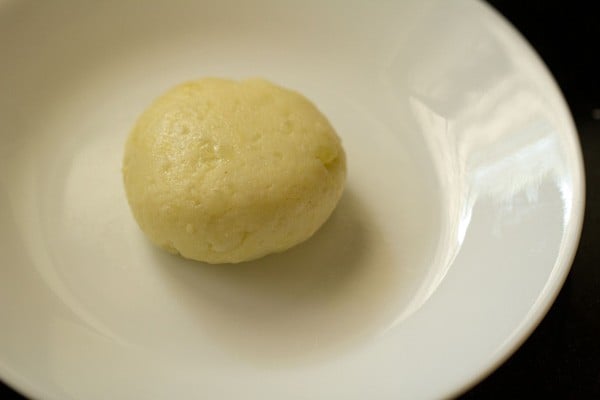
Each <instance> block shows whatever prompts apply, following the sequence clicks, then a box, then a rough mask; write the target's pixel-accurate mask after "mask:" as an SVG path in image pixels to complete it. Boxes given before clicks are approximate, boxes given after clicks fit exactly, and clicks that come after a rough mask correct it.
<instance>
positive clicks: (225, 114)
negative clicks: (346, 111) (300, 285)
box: [123, 79, 346, 263]
mask: <svg viewBox="0 0 600 400" xmlns="http://www.w3.org/2000/svg"><path fill="white" fill-rule="evenodd" d="M123 177H124V182H125V190H126V193H127V198H128V201H129V205H130V207H131V210H132V212H133V215H134V217H135V219H136V220H137V222H138V224H139V225H140V227H141V229H142V230H143V231H144V233H145V234H146V235H147V236H148V237H149V238H150V240H151V241H152V242H154V243H155V244H156V245H158V246H160V247H162V248H164V249H165V250H167V251H169V252H172V253H176V254H181V255H182V256H183V257H185V258H190V259H194V260H199V261H204V262H209V263H237V262H242V261H247V260H251V259H255V258H258V257H261V256H264V255H266V254H269V253H274V252H281V251H284V250H286V249H288V248H290V247H292V246H294V245H296V244H298V243H300V242H302V241H304V240H306V239H308V238H309V237H310V236H311V235H312V234H313V233H314V232H315V231H316V230H317V229H318V228H319V227H320V226H321V225H322V224H323V223H324V222H325V221H326V220H327V218H328V217H329V215H330V214H331V213H332V211H333V209H334V208H335V206H336V204H337V202H338V200H339V199H340V196H341V194H342V191H343V187H344V182H345V178H346V160H345V155H344V151H343V149H342V147H341V143H340V139H339V137H338V136H337V134H336V133H335V131H334V130H333V128H332V127H331V125H330V124H329V122H328V121H327V119H326V118H325V117H324V116H323V115H322V114H321V113H320V112H319V110H318V109H317V108H316V107H315V106H314V105H313V104H312V103H311V102H310V101H308V100H307V99H306V98H304V97H303V96H302V95H300V94H298V93H296V92H293V91H291V90H287V89H284V88H281V87H279V86H276V85H273V84H271V83H269V82H267V81H264V80H260V79H251V80H245V81H241V82H236V81H230V80H224V79H202V80H198V81H193V82H188V83H184V84H182V85H179V86H177V87H175V88H173V89H171V90H170V91H168V92H167V93H165V94H164V95H162V96H161V97H159V98H158V99H157V100H155V101H154V103H153V104H152V105H151V106H150V107H149V108H148V109H147V110H146V111H145V112H144V113H143V114H142V115H141V116H140V118H139V119H138V121H137V123H136V125H135V127H134V128H133V130H132V132H131V134H130V136H129V138H128V140H127V143H126V146H125V157H124V161H123Z"/></svg>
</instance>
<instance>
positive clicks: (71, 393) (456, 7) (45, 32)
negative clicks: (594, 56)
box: [0, 0, 584, 400]
mask: <svg viewBox="0 0 600 400" xmlns="http://www.w3.org/2000/svg"><path fill="white" fill-rule="evenodd" d="M0 57H1V58H2V62H0V221H1V222H0V254H1V257H2V262H1V265H0V324H1V329H0V376H1V377H2V379H3V380H5V381H6V382H8V383H9V384H11V385H13V386H14V387H16V388H17V389H19V390H21V391H22V392H24V393H26V394H28V395H31V396H33V397H38V398H45V399H62V400H64V399H106V398H110V399H133V398H137V399H142V398H143V399H167V398H168V399H176V398H181V399H183V398H210V399H217V398H245V399H284V398H285V399H314V398H323V399H365V398H368V397H370V396H372V397H374V398H377V399H398V398H410V399H417V398H438V397H443V396H451V395H453V394H457V393H459V392H460V391H461V390H464V389H465V388H466V387H468V385H471V384H473V383H475V382H476V381H477V380H478V379H480V378H481V377H483V376H484V375H485V374H487V373H489V372H490V371H491V370H492V369H493V368H494V367H496V366H497V365H498V364H499V363H500V362H502V361H503V360H504V359H505V358H506V357H507V356H508V355H509V354H510V353H511V352H512V351H514V350H515V349H516V348H517V346H519V344H520V343H521V342H522V341H523V340H524V339H525V338H526V336H527V335H528V334H529V333H530V332H531V330H532V329H533V328H534V327H535V326H536V324H537V323H538V322H539V321H540V319H541V318H542V316H543V315H544V313H545V312H546V310H547V309H548V307H549V306H550V305H551V303H552V301H553V299H554V297H555V296H556V294H557V292H558V290H559V288H560V287H561V284H562V283H563V280H564V279H565V276H566V275H567V272H568V270H569V266H570V263H571V260H572V257H573V254H574V251H575V248H576V245H577V241H578V237H579V232H580V228H581V222H582V214H583V191H584V188H583V172H582V163H581V155H580V152H579V148H578V143H577V138H576V133H575V130H574V128H573V124H572V121H571V118H570V116H569V113H568V111H567V108H566V107H565V103H564V101H563V99H562V97H561V95H560V93H559V91H558V90H557V87H556V85H555V83H554V82H553V80H552V78H551V77H550V76H549V74H548V72H547V70H546V69H545V68H544V66H543V65H542V63H541V62H540V60H539V59H538V58H537V57H536V55H535V54H534V53H533V52H532V50H531V49H530V48H529V47H528V46H527V45H526V43H525V42H524V41H523V39H522V38H521V37H519V35H518V34H516V32H515V31H514V30H513V29H512V28H511V27H510V26H509V25H508V24H507V23H506V22H505V21H503V20H502V19H501V18H500V17H499V16H498V15H497V14H496V13H494V12H493V11H491V10H490V9H489V8H488V7H487V6H485V5H483V4H480V3H477V2H473V1H442V0H439V1H432V0H428V1H420V0H419V1H393V2H387V1H386V2H383V1H382V2H375V3H372V2H361V1H350V2H348V1H327V2H322V1H304V2H295V1H290V2H281V1H275V0H273V1H269V0H265V1H262V0H261V1H255V2H243V1H221V2H201V1H168V2H167V1H158V0H156V1H146V2H135V1H107V2H93V3H91V2H80V1H51V2H34V1H25V0H23V1H6V0H4V1H1V2H0ZM203 76H221V77H232V78H243V77H249V76H262V77H265V78H267V79H270V80H272V81H274V82H276V83H279V84H282V85H284V86H288V87H290V88H294V89H297V90H299V91H301V92H302V93H304V94H305V95H306V96H308V97H309V98H311V99H312V100H314V102H315V103H316V104H317V105H318V106H319V107H320V108H321V109H322V111H323V112H324V113H325V114H326V115H327V116H329V118H330V119H331V121H332V123H333V125H334V126H335V127H336V129H337V130H338V132H339V134H340V135H341V136H342V138H343V141H344V145H345V148H346V150H347V153H348V160H349V180H348V185H347V190H346V193H345V196H344V197H343V199H342V201H341V203H340V205H339V208H338V209H337V211H336V213H335V214H334V215H333V217H332V218H331V220H330V221H329V222H328V223H327V224H326V225H325V227H324V228H323V229H322V230H321V231H320V232H319V233H318V234H317V235H315V237H314V238H312V239H311V240H310V241H308V242H307V243H305V244H303V245H301V246H299V247H297V248H295V249H293V250H291V251H288V252H286V253H284V254H280V255H275V256H270V257H267V258H265V259H262V260H259V261H256V262H253V263H250V264H243V265H236V266H208V265H202V264H198V263H193V262H187V261H184V260H181V259H179V258H176V257H172V256H169V255H167V254H164V253H163V252H161V251H159V250H155V249H154V248H153V247H151V246H150V245H149V244H148V242H147V241H146V240H145V239H144V237H143V236H142V234H141V233H140V231H139V230H138V228H137V226H136V225H135V222H134V221H133V219H132V216H131V214H130V212H129V209H128V206H127V204H126V201H125V198H124V193H123V188H122V183H121V175H120V161H121V155H122V147H123V142H124V139H125V137H126V135H127V134H128V131H129V129H130V127H131V126H132V124H133V122H134V120H135V118H136V117H137V115H138V114H139V113H140V112H141V111H142V110H143V109H144V108H145V107H146V106H147V105H148V104H149V102H150V101H151V100H152V99H153V98H154V97H156V96H157V95H159V94H160V93H162V92H163V91H165V90H166V89H167V88H169V87H171V86H172V85H174V84H177V83H179V82H181V81H185V80H189V79H193V78H198V77H203Z"/></svg>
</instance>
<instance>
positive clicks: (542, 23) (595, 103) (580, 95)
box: [0, 0, 600, 400]
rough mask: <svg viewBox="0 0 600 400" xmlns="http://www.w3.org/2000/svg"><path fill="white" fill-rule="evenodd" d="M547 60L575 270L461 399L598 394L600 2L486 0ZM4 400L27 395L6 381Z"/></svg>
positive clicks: (594, 396) (0, 393) (598, 396)
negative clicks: (574, 198) (566, 151)
mask: <svg viewBox="0 0 600 400" xmlns="http://www.w3.org/2000/svg"><path fill="white" fill-rule="evenodd" d="M488 2H489V3H490V4H492V5H493V6H494V7H495V8H496V9H498V10H499V11H500V12H501V13H502V14H503V15H504V16H505V17H506V18H507V19H508V20H509V21H511V22H512V23H513V25H515V27H516V28H517V29H518V30H519V31H521V33H522V34H523V35H524V36H525V37H526V38H527V39H528V40H529V42H530V43H531V44H532V45H533V47H534V48H535V49H536V50H537V52H538V53H539V54H540V55H541V57H542V58H543V59H544V61H545V62H546V64H547V65H548V67H549V68H550V70H551V72H552V73H553V74H554V77H555V78H556V80H557V82H558V84H559V85H560V87H561V89H562V91H563V93H564V95H565V97H566V99H567V102H568V103H569V107H570V108H571V112H572V113H573V117H574V119H575V123H576V125H577V129H578V131H579V137H580V141H581V147H582V149H583V155H584V160H585V168H586V184H587V195H586V217H585V222H584V226H583V234H582V237H581V243H580V245H579V250H578V252H577V256H576V257H575V262H574V263H573V267H572V269H571V273H570V274H569V277H568V279H567V281H566V283H565V286H564V287H563V289H562V290H561V292H560V294H559V296H558V298H557V300H556V302H555V304H554V305H553V307H552V308H551V309H550V312H549V313H548V315H547V316H546V318H545V319H544V320H543V321H542V323H541V324H540V326H539V327H538V328H537V329H536V330H535V332H534V333H533V334H532V335H531V337H530V338H529V339H528V340H527V341H526V342H525V344H524V345H523V346H522V347H521V348H520V349H519V350H518V351H517V352H516V353H515V354H514V355H513V356H512V357H511V358H510V359H509V360H508V361H507V362H506V363H505V364H504V365H502V366H501V367H500V368H499V369H498V370H496V371H495V372H494V373H493V374H492V375H490V376H489V377H488V378H486V379H485V380H484V381H482V382H481V383H479V384H478V385H476V386H475V387H474V388H472V389H471V390H469V391H468V392H467V393H465V394H464V395H463V396H462V397H461V398H462V399H489V398H494V399H521V398H561V399H600V242H598V241H595V238H596V237H597V236H600V190H599V188H598V187H597V185H598V184H600V79H599V77H600V61H599V60H600V54H598V53H600V19H599V17H598V15H600V14H597V13H595V12H594V11H595V10H594V9H595V7H594V3H596V1H589V2H588V1H584V0H578V1H573V0H572V1H562V2H553V1H551V0H546V1H544V0H525V1H523V0H488ZM0 398H2V399H8V400H16V399H24V398H23V397H22V396H20V395H19V394H17V393H16V392H14V391H12V390H11V389H10V388H8V387H7V386H5V385H3V384H2V383H1V382H0Z"/></svg>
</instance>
